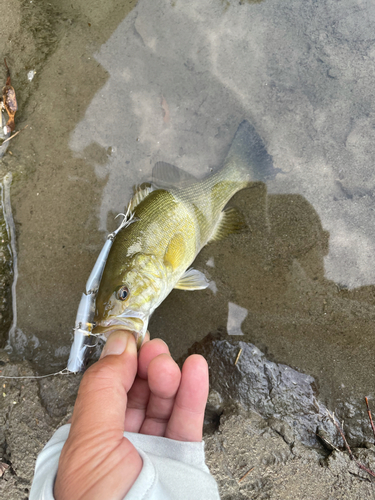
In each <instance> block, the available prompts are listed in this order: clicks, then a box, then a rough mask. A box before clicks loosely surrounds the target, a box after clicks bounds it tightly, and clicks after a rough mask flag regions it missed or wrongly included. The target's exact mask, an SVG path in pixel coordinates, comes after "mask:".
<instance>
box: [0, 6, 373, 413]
mask: <svg viewBox="0 0 375 500" xmlns="http://www.w3.org/2000/svg"><path fill="white" fill-rule="evenodd" d="M16 5H17V4H16ZM43 5H44V3H43V2H40V3H38V4H37V5H36V7H35V8H36V9H38V8H40V11H38V10H36V11H35V12H34V14H35V16H37V17H36V19H37V20H38V19H39V20H42V19H43V16H47V17H48V16H49V17H48V19H49V21H50V25H51V26H52V28H53V29H52V28H51V29H49V28H48V29H47V28H44V31H42V33H44V38H43V37H41V36H39V38H35V37H36V36H37V35H35V33H34V34H33V33H32V34H30V32H28V31H27V28H26V27H25V26H24V25H23V24H22V22H21V23H20V26H21V29H20V31H19V33H18V36H19V39H20V40H21V39H22V36H24V37H25V38H27V37H29V38H30V37H31V38H30V40H31V42H30V45H29V46H28V47H29V48H28V50H29V53H27V54H23V53H22V51H21V50H20V48H19V47H20V46H16V49H15V50H14V51H12V47H11V45H9V43H8V45H6V44H5V49H4V50H6V51H7V53H9V54H10V55H9V60H10V61H11V62H12V63H13V67H14V77H13V85H14V86H15V88H16V89H17V85H18V88H19V96H20V100H19V103H20V111H19V115H18V127H19V128H22V127H23V126H24V125H26V124H29V128H28V129H27V130H25V131H24V132H22V133H21V134H20V135H19V137H18V138H17V139H14V142H13V143H12V146H11V147H9V148H8V151H9V150H11V153H12V155H10V154H9V153H7V155H6V156H5V157H4V158H3V160H2V163H1V164H0V168H1V170H2V171H3V172H4V173H5V172H6V171H8V170H10V171H12V172H13V174H14V179H15V181H14V185H13V186H14V187H13V190H12V203H13V210H14V216H15V221H16V225H17V229H18V240H17V245H18V257H19V279H18V284H17V304H18V310H17V312H18V323H17V328H18V329H17V331H16V333H15V335H14V336H12V338H11V339H10V343H11V345H12V346H13V351H14V353H15V354H17V355H20V356H24V357H26V358H27V359H32V360H33V361H34V362H35V364H36V365H37V366H38V369H39V370H42V371H45V372H48V371H50V370H51V369H52V368H53V369H54V368H61V367H63V366H64V365H65V363H66V360H67V357H68V352H69V348H70V344H71V339H72V327H73V324H74V318H75V313H76V308H77V306H78V302H79V298H80V295H81V293H82V292H83V290H84V285H85V281H86V280H87V277H88V275H89V273H90V270H91V268H92V266H93V264H94V262H95V259H96V256H97V255H98V253H99V251H100V249H101V246H102V244H103V242H104V238H105V236H106V234H107V232H108V231H110V230H112V229H113V228H114V224H115V223H114V216H115V215H116V214H117V213H118V212H122V211H123V210H124V207H125V205H126V203H127V202H128V200H129V197H130V196H131V192H132V186H133V185H134V184H136V183H139V182H141V181H142V180H143V179H144V178H147V177H148V176H149V175H150V173H151V170H152V167H153V165H154V164H155V162H157V161H159V160H163V161H167V162H169V163H172V164H176V165H177V166H179V167H180V168H183V169H185V170H187V171H189V172H191V173H192V174H194V175H196V176H198V177H202V176H205V175H208V174H209V173H210V172H211V171H213V170H215V169H216V168H218V167H219V166H220V164H221V163H222V161H223V160H224V158H225V155H226V152H227V150H228V148H229V145H230V143H231V140H232V138H233V135H234V133H235V131H236V129H237V126H238V124H239V123H240V122H241V121H242V120H243V119H247V120H248V121H249V122H250V123H251V124H252V125H253V126H254V127H255V128H256V130H257V132H258V133H259V135H260V136H261V137H262V139H263V141H264V143H265V145H266V147H267V150H268V152H269V154H270V155H271V156H272V158H273V163H274V166H275V168H277V169H279V173H278V174H277V176H276V177H275V179H274V180H272V181H271V182H269V183H267V185H265V184H257V185H255V186H254V188H252V189H248V190H244V191H242V192H241V193H238V194H237V195H236V197H235V198H234V200H233V204H235V205H237V206H238V207H239V208H240V209H241V211H242V212H243V213H244V215H245V217H246V219H247V222H248V226H249V230H248V231H247V232H246V233H244V234H241V235H236V236H232V237H229V238H228V239H227V240H225V241H222V242H216V243H213V244H210V245H209V246H207V247H206V248H205V249H204V250H203V251H202V252H201V254H200V255H199V256H198V258H197V261H196V263H195V267H197V268H198V269H200V270H202V271H204V272H205V273H206V274H207V276H208V277H210V278H211V279H212V280H213V281H214V282H215V285H216V286H215V287H214V289H208V290H205V291H199V292H198V291H197V292H193V293H189V292H183V291H174V292H173V293H172V294H171V295H170V296H169V297H168V298H167V299H166V301H165V302H164V303H163V304H162V305H161V306H160V307H159V309H158V310H157V311H156V312H155V314H154V316H153V318H152V320H151V322H150V331H151V334H152V336H161V337H162V338H163V339H165V340H166V341H167V342H168V344H169V345H170V347H171V351H172V354H173V355H174V356H180V355H182V354H184V353H185V352H186V350H187V348H188V347H189V346H190V345H191V344H192V343H193V342H194V341H196V340H199V339H201V338H203V337H204V336H206V335H207V334H208V333H210V332H211V333H215V332H218V331H219V332H221V333H224V334H227V333H228V332H227V330H229V333H232V334H233V333H237V334H241V333H242V334H243V335H242V336H241V338H242V339H243V340H249V341H250V342H252V343H254V344H255V345H257V346H258V347H259V348H260V349H261V350H262V351H264V352H265V353H266V354H267V356H268V357H269V358H271V359H272V360H274V361H277V362H282V363H286V364H288V365H290V366H293V367H294V368H297V369H299V370H301V371H304V372H305V373H308V374H310V375H312V376H314V377H315V378H316V380H317V383H318V385H319V391H320V394H321V397H322V398H323V399H325V400H326V401H327V402H328V404H329V405H330V406H331V407H332V408H334V407H335V404H337V402H338V401H344V400H345V401H346V400H350V399H353V398H362V397H364V396H365V395H367V396H370V397H371V396H373V395H374V394H373V387H374V371H373V361H372V360H373V359H374V354H375V353H374V342H373V320H374V316H375V294H374V290H375V289H374V283H375V268H374V265H373V263H374V251H373V249H374V244H375V227H374V224H373V217H374V213H373V212H374V184H375V178H374V168H373V158H374V157H375V155H374V153H375V151H374V150H375V141H374V138H375V137H374V136H375V132H374V130H375V114H374V104H373V103H374V96H373V93H374V91H373V89H374V88H375V65H374V59H375V42H374V40H373V32H374V28H375V7H374V6H373V5H371V4H368V3H365V2H358V1H354V0H353V1H351V0H343V1H341V2H336V1H332V0H325V1H323V2H319V3H316V2H315V1H313V0H311V1H305V0H293V1H291V2H288V3H287V4H285V2H280V1H279V0H265V1H263V2H260V3H256V2H254V3H252V2H243V3H239V2H221V1H219V0H204V1H199V2H198V1H194V0H193V1H191V2H180V1H176V2H169V1H164V0H158V1H156V2H155V1H154V2H152V1H151V0H140V1H139V2H138V3H137V4H136V5H134V3H132V2H130V3H129V4H125V5H124V6H123V7H121V9H120V10H119V7H118V6H117V4H116V3H115V2H106V3H103V2H101V3H99V2H98V3H94V4H92V5H90V9H88V7H86V6H85V4H84V3H83V2H82V3H78V4H76V5H75V7H74V8H71V4H69V3H65V2H63V3H59V4H57V3H56V5H54V4H52V5H51V7H50V8H49V10H47V11H45V10H43V9H42V7H43ZM14 16H16V13H15V14H14ZM38 16H39V17H38ZM37 20H36V21H35V22H37ZM33 37H34V38H33ZM35 40H36V41H35ZM16 41H17V37H16ZM17 47H18V52H17ZM27 56H28V57H27ZM34 67H35V68H36V69H37V72H36V74H35V77H34V79H33V81H32V82H28V81H27V78H26V75H27V71H29V70H30V69H35V68H34ZM228 315H229V317H228ZM233 315H234V316H233ZM236 318H237V319H236ZM236 322H237V323H236ZM228 325H229V326H228Z"/></svg>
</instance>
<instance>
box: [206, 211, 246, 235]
mask: <svg viewBox="0 0 375 500" xmlns="http://www.w3.org/2000/svg"><path fill="white" fill-rule="evenodd" d="M246 227H247V225H246V221H245V218H244V216H243V214H242V213H241V212H240V211H239V210H237V209H236V208H233V207H229V208H226V209H225V210H223V211H222V212H221V214H220V219H219V222H218V224H217V226H216V228H215V232H214V233H213V235H212V236H211V238H210V240H209V241H218V240H221V239H222V238H225V237H226V236H228V235H229V234H232V233H241V232H242V231H244V229H246Z"/></svg>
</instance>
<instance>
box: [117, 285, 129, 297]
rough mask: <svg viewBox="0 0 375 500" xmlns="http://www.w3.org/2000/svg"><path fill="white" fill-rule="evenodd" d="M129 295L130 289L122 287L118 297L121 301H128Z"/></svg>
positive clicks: (118, 291)
mask: <svg viewBox="0 0 375 500" xmlns="http://www.w3.org/2000/svg"><path fill="white" fill-rule="evenodd" d="M129 294H130V292H129V288H128V287H127V286H122V287H120V288H119V289H118V290H117V293H116V296H117V298H118V299H119V300H126V299H127V298H128V297H129Z"/></svg>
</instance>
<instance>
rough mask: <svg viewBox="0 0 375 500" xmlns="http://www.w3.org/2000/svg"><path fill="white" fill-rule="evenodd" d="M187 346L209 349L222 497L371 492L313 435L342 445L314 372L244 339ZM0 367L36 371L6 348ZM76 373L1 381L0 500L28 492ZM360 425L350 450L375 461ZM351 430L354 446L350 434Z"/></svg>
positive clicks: (62, 418)
mask: <svg viewBox="0 0 375 500" xmlns="http://www.w3.org/2000/svg"><path fill="white" fill-rule="evenodd" d="M239 349H242V352H241V355H240V357H239V359H238V361H237V363H236V364H235V359H236V356H237V354H238V352H239ZM193 351H194V352H203V353H205V355H206V356H207V360H208V362H209V366H210V380H211V392H210V397H209V402H208V405H207V411H206V419H205V437H204V439H205V442H206V458H207V464H208V466H209V468H210V470H211V472H212V474H213V475H214V476H215V478H216V480H217V481H218V484H219V487H220V493H221V497H222V499H224V500H225V499H227V500H229V499H231V500H242V499H244V500H245V499H249V498H254V499H255V498H270V499H271V498H272V499H283V500H285V499H292V498H293V499H304V498H306V499H308V498H309V499H311V498H325V497H326V496H327V495H329V494H330V495H331V496H330V498H334V499H341V498H342V499H344V498H345V499H347V498H351V499H357V498H375V488H374V485H373V483H372V482H371V479H370V476H369V475H368V474H367V473H365V472H363V471H362V470H360V469H359V468H358V467H357V466H356V465H355V464H354V463H353V462H351V461H350V460H349V457H348V455H347V454H346V453H343V452H341V451H339V450H334V451H333V452H331V451H328V449H327V448H326V447H324V446H323V445H322V444H321V443H320V442H319V440H317V439H316V435H315V431H316V429H317V426H319V427H320V428H321V429H322V428H324V429H325V430H326V435H327V436H328V437H329V440H330V442H331V443H334V444H335V445H336V446H337V447H339V448H341V446H342V442H340V439H339V438H338V436H337V433H336V432H335V429H334V427H333V425H332V423H331V422H329V421H328V419H327V415H326V409H325V408H324V405H323V404H321V403H320V402H319V398H318V395H317V394H315V395H314V394H313V387H314V380H313V379H312V378H311V377H309V376H307V375H304V374H301V373H298V372H295V371H294V370H293V369H291V368H289V367H286V366H283V365H277V364H275V363H272V362H270V361H269V360H267V358H266V357H265V356H264V355H263V354H262V353H261V352H260V351H259V350H257V349H256V348H255V346H253V345H248V344H246V343H244V342H227V341H221V340H213V339H212V338H211V337H209V338H207V339H205V341H204V342H202V343H201V344H199V345H198V344H197V345H196V346H194V349H193ZM0 365H1V375H7V376H28V375H29V376H30V375H33V370H32V369H31V367H30V364H29V363H28V362H26V361H25V362H23V363H18V364H12V363H10V362H9V359H8V357H7V355H6V353H5V352H4V351H1V357H0ZM223 368H224V369H225V373H226V375H225V376H223V371H222V369H223ZM80 379H81V376H76V375H69V376H55V377H50V378H45V379H38V380H27V379H24V380H20V381H18V380H7V379H3V383H2V404H1V405H0V423H1V425H0V461H1V462H3V463H5V464H7V465H8V466H9V468H8V469H7V470H6V471H5V473H4V475H3V478H2V480H1V481H0V496H1V497H2V498H7V499H8V500H16V499H17V500H20V499H25V500H26V499H27V497H28V491H29V489H30V484H31V480H32V476H33V470H34V465H35V459H36V456H37V454H38V452H39V451H40V450H41V449H42V447H43V446H44V444H45V443H46V442H47V440H48V439H49V438H50V437H51V435H52V434H53V432H54V430H55V429H56V428H57V427H58V426H60V425H62V424H63V423H65V422H66V421H67V420H68V418H69V417H70V415H71V413H72V409H73V404H74V400H75V397H76V393H77V389H78V385H79V382H80ZM241 381H242V382H241ZM241 384H242V385H241ZM309 399H310V401H309ZM310 403H311V404H310ZM285 410H287V411H285ZM363 413H364V414H365V412H363ZM358 424H359V422H358ZM361 424H362V425H363V430H364V432H365V434H362V436H361V437H360V438H359V436H357V438H358V440H360V441H361V442H362V447H360V448H354V449H353V451H354V454H355V455H356V457H357V458H358V459H359V460H360V461H361V462H363V463H364V464H365V465H366V466H367V467H370V468H372V469H375V447H374V445H373V444H372V443H371V442H370V429H368V432H367V430H366V431H365V428H366V423H365V418H364V419H363V422H361ZM347 427H349V426H348V425H347V426H346V428H347ZM367 427H369V425H367ZM367 436H368V437H369V439H367ZM348 438H349V441H350V443H351V444H352V445H353V444H355V440H350V434H349V433H348ZM306 442H309V444H310V446H307V445H306ZM332 488H334V493H333V494H332ZM332 495H333V496H332Z"/></svg>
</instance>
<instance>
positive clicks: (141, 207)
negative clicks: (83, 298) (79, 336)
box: [93, 121, 275, 347]
mask: <svg viewBox="0 0 375 500" xmlns="http://www.w3.org/2000/svg"><path fill="white" fill-rule="evenodd" d="M274 172H275V170H274V169H273V166H272V159H271V157H270V156H269V155H268V153H267V152H266V150H265V147H264V144H263V142H262V140H261V138H260V137H259V135H258V134H257V133H256V131H255V129H254V127H252V126H251V125H250V124H249V122H247V121H243V122H242V123H241V124H240V126H239V127H238V130H237V132H236V134H235V137H234V139H233V142H232V144H231V147H230V150H229V153H228V155H227V157H226V159H225V162H224V165H223V167H222V168H221V169H220V170H219V171H218V172H216V173H214V174H213V175H211V176H209V177H207V178H205V179H202V180H197V179H195V178H193V177H192V176H190V175H189V174H187V173H186V172H183V171H182V170H180V169H178V168H177V167H174V166H172V165H169V164H167V163H162V162H159V163H157V164H156V165H155V167H154V170H153V179H154V182H153V183H152V185H151V187H149V186H148V187H146V188H144V189H140V190H138V191H137V192H136V194H135V196H134V197H133V199H132V200H131V202H130V205H129V208H130V210H131V211H132V215H133V217H132V219H131V220H129V222H128V223H127V224H126V225H125V226H126V227H124V228H123V229H121V230H120V231H119V232H118V234H117V235H116V238H115V240H114V242H113V245H112V247H111V250H110V252H109V255H108V259H107V262H106V265H105V268H104V272H103V275H102V278H101V282H100V286H99V290H98V294H97V297H96V311H95V318H94V324H95V328H94V330H93V333H94V334H101V335H104V336H105V337H108V335H110V333H111V332H112V331H114V330H118V329H126V330H130V331H132V332H134V334H135V336H136V339H137V345H138V347H140V345H141V344H142V341H143V339H144V336H145V334H146V331H147V326H148V321H149V318H150V316H151V314H152V313H153V311H154V310H155V309H156V308H157V307H158V306H159V305H160V304H161V302H162V301H163V300H164V299H165V298H166V297H167V295H168V294H169V293H170V292H171V291H172V290H173V288H177V289H181V290H199V289H204V288H207V286H208V285H209V282H208V281H207V279H206V277H205V276H204V274H203V273H201V272H200V271H198V270H196V269H191V268H190V266H191V264H192V263H193V261H194V259H195V257H196V256H197V254H198V253H199V252H200V250H201V249H202V248H203V247H204V246H205V245H206V244H207V243H208V242H210V241H213V240H215V239H220V238H222V237H225V236H226V235H228V234H230V233H232V232H237V231H240V230H241V229H242V228H243V227H244V219H243V217H242V216H241V214H239V213H238V212H237V211H236V210H235V209H233V208H225V207H226V205H227V203H228V201H229V200H230V199H231V198H232V196H233V195H234V194H235V193H237V191H239V190H241V189H244V188H246V187H248V186H249V185H250V184H251V183H252V182H254V181H264V180H265V179H266V178H269V177H270V176H271V175H272V174H273V173H274Z"/></svg>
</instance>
